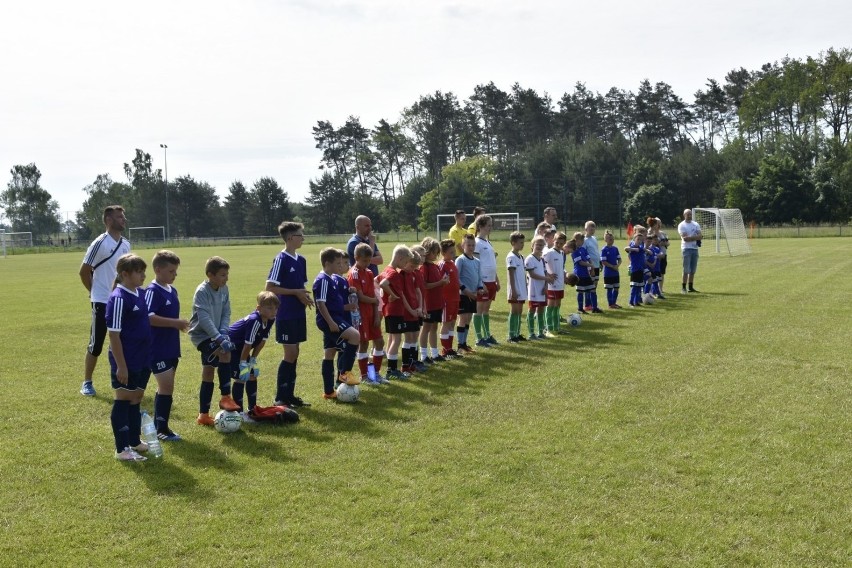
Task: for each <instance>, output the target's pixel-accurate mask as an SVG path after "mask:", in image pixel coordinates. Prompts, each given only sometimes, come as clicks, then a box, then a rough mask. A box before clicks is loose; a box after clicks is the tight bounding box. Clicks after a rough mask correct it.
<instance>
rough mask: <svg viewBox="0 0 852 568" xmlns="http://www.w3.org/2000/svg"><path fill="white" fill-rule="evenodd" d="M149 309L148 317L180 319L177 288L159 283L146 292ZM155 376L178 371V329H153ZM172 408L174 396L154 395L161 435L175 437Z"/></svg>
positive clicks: (155, 421)
mask: <svg viewBox="0 0 852 568" xmlns="http://www.w3.org/2000/svg"><path fill="white" fill-rule="evenodd" d="M145 305H146V306H147V307H148V317H149V318H150V317H151V316H160V317H164V318H169V319H178V318H179V317H180V300H179V299H178V293H177V290H176V289H175V287H174V286H172V285H171V284H167V285H165V286H163V285H161V284H158V283H157V282H156V280H155V281H154V282H151V283H150V284H148V287H147V288H145ZM151 345H152V347H151V361H150V368H151V372H152V373H153V374H154V375H155V376H156V375H159V374H160V373H165V372H167V371H170V370H172V369H175V370H177V367H178V361H179V360H180V331H179V330H178V329H177V328H174V327H158V326H151ZM171 408H172V395H170V394H169V395H163V394H160V393H157V394H156V395H154V424H156V426H157V432H159V433H161V434H164V435H165V434H171V435H172V436H174V433H172V432H171V431H170V430H169V415H170V414H171Z"/></svg>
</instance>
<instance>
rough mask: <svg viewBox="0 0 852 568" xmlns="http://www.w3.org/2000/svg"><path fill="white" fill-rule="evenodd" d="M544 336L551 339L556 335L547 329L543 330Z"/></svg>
mask: <svg viewBox="0 0 852 568" xmlns="http://www.w3.org/2000/svg"><path fill="white" fill-rule="evenodd" d="M539 337H541V335H539ZM544 337H546V338H547V339H553V338H554V337H556V335H554V334H553V333H551V332H549V331H545V332H544Z"/></svg>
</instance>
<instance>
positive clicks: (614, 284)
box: [604, 274, 621, 288]
mask: <svg viewBox="0 0 852 568" xmlns="http://www.w3.org/2000/svg"><path fill="white" fill-rule="evenodd" d="M620 282H621V276H619V275H618V274H616V275H615V276H604V288H618V287H619V286H620V285H621V284H620Z"/></svg>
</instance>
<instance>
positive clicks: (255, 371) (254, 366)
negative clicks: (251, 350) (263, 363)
mask: <svg viewBox="0 0 852 568" xmlns="http://www.w3.org/2000/svg"><path fill="white" fill-rule="evenodd" d="M248 364H249V366H251V374H252V375H254V378H255V379H256V378H258V377H259V376H260V365H258V363H257V358H256V357H249V360H248Z"/></svg>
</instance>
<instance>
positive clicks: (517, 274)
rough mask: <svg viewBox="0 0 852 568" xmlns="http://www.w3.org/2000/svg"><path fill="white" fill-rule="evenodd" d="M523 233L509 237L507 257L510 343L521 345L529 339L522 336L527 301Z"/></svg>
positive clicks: (516, 233)
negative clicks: (510, 247) (510, 248)
mask: <svg viewBox="0 0 852 568" xmlns="http://www.w3.org/2000/svg"><path fill="white" fill-rule="evenodd" d="M524 239H526V237H525V236H524V234H523V233H520V232H517V231H516V232H514V233H512V234H511V235H509V243H510V244H511V245H512V250H511V251H510V252H509V254H507V255H506V272H507V273H508V277H507V278H506V281H507V282H508V283H509V286H508V287H507V288H506V290H507V291H508V300H509V310H510V311H509V343H520V342H521V341H526V340H527V338H526V337H524V336H523V335H521V315H522V314H523V311H524V302H526V301H527V276H526V274H527V273H526V270H525V269H524V257H523V255H522V254H521V251H522V250H523V249H524Z"/></svg>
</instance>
